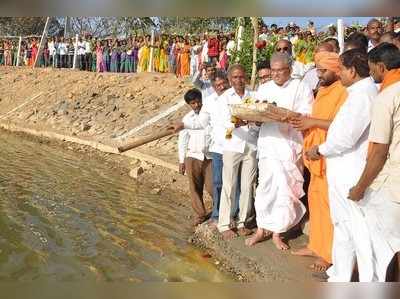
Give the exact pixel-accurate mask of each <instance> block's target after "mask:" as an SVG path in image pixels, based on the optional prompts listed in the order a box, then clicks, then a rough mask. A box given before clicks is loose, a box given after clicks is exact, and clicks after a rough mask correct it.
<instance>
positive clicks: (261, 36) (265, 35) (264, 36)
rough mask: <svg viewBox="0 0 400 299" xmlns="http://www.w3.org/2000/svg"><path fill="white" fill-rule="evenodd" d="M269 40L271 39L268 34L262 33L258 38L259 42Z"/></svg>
mask: <svg viewBox="0 0 400 299" xmlns="http://www.w3.org/2000/svg"><path fill="white" fill-rule="evenodd" d="M268 38H269V36H268V33H261V34H260V35H259V36H258V39H259V40H265V41H267V40H268Z"/></svg>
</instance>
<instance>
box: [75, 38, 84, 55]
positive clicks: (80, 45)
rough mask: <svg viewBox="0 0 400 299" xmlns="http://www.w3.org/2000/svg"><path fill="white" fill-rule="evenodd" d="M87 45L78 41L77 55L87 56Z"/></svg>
mask: <svg viewBox="0 0 400 299" xmlns="http://www.w3.org/2000/svg"><path fill="white" fill-rule="evenodd" d="M85 49H86V45H85V42H79V41H78V52H77V55H85Z"/></svg>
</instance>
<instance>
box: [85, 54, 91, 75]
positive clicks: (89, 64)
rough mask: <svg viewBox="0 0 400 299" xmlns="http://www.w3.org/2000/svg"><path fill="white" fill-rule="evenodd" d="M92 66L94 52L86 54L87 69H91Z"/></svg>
mask: <svg viewBox="0 0 400 299" xmlns="http://www.w3.org/2000/svg"><path fill="white" fill-rule="evenodd" d="M91 67H92V53H86V54H85V71H90V68H91Z"/></svg>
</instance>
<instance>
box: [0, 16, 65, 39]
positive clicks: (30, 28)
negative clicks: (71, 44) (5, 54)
mask: <svg viewBox="0 0 400 299" xmlns="http://www.w3.org/2000/svg"><path fill="white" fill-rule="evenodd" d="M45 23H46V17H0V35H5V36H28V35H41V34H42V33H43V28H44V25H45ZM62 30H63V26H62V24H61V22H60V19H58V18H50V26H49V34H50V35H54V34H58V33H59V32H60V31H62Z"/></svg>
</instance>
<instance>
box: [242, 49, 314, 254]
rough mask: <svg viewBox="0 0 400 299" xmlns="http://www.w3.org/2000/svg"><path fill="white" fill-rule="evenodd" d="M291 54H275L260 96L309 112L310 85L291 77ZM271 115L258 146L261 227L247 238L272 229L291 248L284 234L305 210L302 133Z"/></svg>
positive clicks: (282, 246)
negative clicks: (267, 79) (268, 76)
mask: <svg viewBox="0 0 400 299" xmlns="http://www.w3.org/2000/svg"><path fill="white" fill-rule="evenodd" d="M291 65H292V60H291V58H290V56H289V55H287V54H286V53H274V54H273V55H272V57H271V74H272V81H269V82H267V83H265V84H263V85H261V86H260V88H259V89H258V92H257V95H256V98H257V99H258V100H261V101H268V102H270V103H272V102H275V103H276V104H277V106H278V107H282V108H286V109H289V110H291V111H294V112H297V113H300V114H310V113H311V104H312V101H313V93H312V90H311V89H310V88H309V87H308V86H307V85H306V84H304V83H302V82H301V81H300V80H298V79H293V78H291V71H292V68H291ZM282 120H283V121H282V122H277V121H271V122H265V123H263V124H262V126H261V129H260V133H259V138H258V144H257V150H258V158H259V162H258V167H259V184H258V187H257V191H256V198H255V209H256V215H257V226H258V230H257V232H256V234H255V235H253V236H252V237H250V238H248V239H247V240H246V245H248V246H252V245H254V244H255V243H257V242H261V241H263V240H265V239H266V238H268V237H270V236H271V235H272V240H273V242H274V244H275V246H276V247H277V248H278V249H280V250H287V249H288V248H289V246H288V245H287V244H286V243H284V242H283V240H282V239H281V236H280V234H281V233H284V232H286V231H288V230H289V229H290V228H291V227H293V226H294V225H296V224H298V223H299V221H300V220H301V218H302V217H303V215H304V213H305V210H306V209H305V207H304V205H303V204H302V203H301V201H300V198H301V197H302V196H303V195H304V192H303V175H302V168H303V167H302V160H301V152H302V146H303V138H302V135H301V133H300V132H298V131H296V130H295V129H294V128H293V127H291V126H290V125H289V124H288V123H287V119H286V120H285V119H282Z"/></svg>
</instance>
